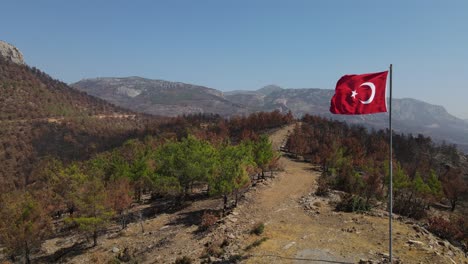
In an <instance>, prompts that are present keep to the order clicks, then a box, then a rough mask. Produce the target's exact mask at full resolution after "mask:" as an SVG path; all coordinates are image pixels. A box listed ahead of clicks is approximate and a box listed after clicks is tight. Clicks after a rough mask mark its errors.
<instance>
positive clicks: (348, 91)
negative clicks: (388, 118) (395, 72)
mask: <svg viewBox="0 0 468 264" xmlns="http://www.w3.org/2000/svg"><path fill="white" fill-rule="evenodd" d="M387 74H388V71H384V72H376V73H367V74H359V75H357V74H353V75H345V76H343V77H341V78H340V79H339V80H338V82H337V83H336V89H335V95H333V98H332V99H331V106H330V112H332V113H333V114H343V115H362V114H373V113H381V112H387V102H386V99H385V87H386V84H387Z"/></svg>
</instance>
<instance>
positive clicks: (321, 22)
mask: <svg viewBox="0 0 468 264" xmlns="http://www.w3.org/2000/svg"><path fill="white" fill-rule="evenodd" d="M1 8H2V12H1V15H0V25H1V26H0V39H1V40H5V41H7V42H10V43H12V44H14V45H15V46H17V47H18V48H19V49H20V50H21V51H22V52H23V53H24V55H25V58H26V62H27V63H28V64H29V65H32V66H36V67H38V68H40V69H42V70H44V71H46V72H47V73H49V74H50V75H52V76H53V77H55V78H57V79H61V80H63V81H65V82H69V83H70V82H75V81H78V80H80V79H82V78H86V77H99V76H142V77H147V78H154V79H165V80H171V81H182V82H187V83H194V84H200V85H205V86H208V87H212V88H217V89H220V90H224V91H226V90H234V89H258V88H260V87H262V86H264V85H267V84H278V85H280V86H283V87H288V88H305V87H310V88H327V89H333V88H334V86H335V84H336V81H337V80H338V78H339V77H340V76H341V75H343V74H347V73H366V72H374V71H382V70H385V69H386V68H387V67H388V65H389V64H390V63H393V65H394V78H393V82H394V96H395V97H398V98H402V97H412V98H416V99H420V100H424V101H427V102H430V103H434V104H440V105H444V106H445V107H446V108H447V109H448V111H449V112H450V113H452V114H454V115H456V116H458V117H462V118H468V105H467V104H466V102H467V101H468V1H466V0H460V1H439V0H433V1H431V0H424V1H415V0H412V1H408V0H404V1H394V0H392V1H375V0H369V1H345V0H341V1H331V0H324V1H312V0H303V1H294V0H283V1H272V0H265V1H260V0H258V1H257V0H236V1H228V0H225V1H223V0H197V1H196V0H186V1H178V0H167V1H115V0H113V1H103V0H93V1H64V0H57V1H47V0H41V1H34V0H31V1H22V0H2V3H1Z"/></svg>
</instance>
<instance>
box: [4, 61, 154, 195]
mask: <svg viewBox="0 0 468 264" xmlns="http://www.w3.org/2000/svg"><path fill="white" fill-rule="evenodd" d="M0 91H1V92H0V163H1V164H2V166H1V167H0V191H5V190H10V189H12V188H19V187H21V186H25V185H28V184H29V183H31V182H32V181H34V179H33V178H34V175H33V173H32V172H33V170H34V168H35V167H36V166H38V164H39V162H40V161H41V159H43V158H45V157H48V156H50V157H56V158H59V159H61V160H63V161H69V160H76V159H86V158H87V157H89V155H91V154H92V153H96V152H98V151H103V150H106V149H109V148H112V147H115V146H118V145H120V144H121V143H122V141H124V140H126V139H128V138H130V137H136V136H138V135H140V134H141V133H143V132H142V131H146V130H151V129H156V128H155V126H156V124H157V123H158V122H159V120H160V119H156V118H154V117H149V116H144V115H136V114H134V113H132V112H130V111H127V110H123V109H121V108H119V107H116V106H113V105H111V104H109V103H107V102H105V101H103V100H100V99H97V98H93V97H91V96H88V95H86V94H85V93H82V92H79V91H76V90H74V89H72V88H70V87H68V86H67V85H66V84H64V83H62V82H60V81H57V80H54V79H52V78H51V77H50V76H48V75H47V74H45V73H44V72H41V71H40V70H38V69H35V68H30V67H29V66H26V65H20V64H15V63H13V62H10V61H8V60H6V59H4V58H3V57H1V56H0ZM145 133H146V132H145Z"/></svg>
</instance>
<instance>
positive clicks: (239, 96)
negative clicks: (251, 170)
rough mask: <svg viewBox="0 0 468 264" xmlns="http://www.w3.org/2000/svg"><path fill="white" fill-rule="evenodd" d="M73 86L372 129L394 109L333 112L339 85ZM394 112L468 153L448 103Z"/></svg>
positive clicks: (174, 108)
mask: <svg viewBox="0 0 468 264" xmlns="http://www.w3.org/2000/svg"><path fill="white" fill-rule="evenodd" d="M72 87H75V88H77V89H79V90H81V91H84V92H86V93H88V94H90V95H93V96H96V97H99V98H101V99H104V100H106V101H109V102H111V103H113V104H116V105H118V106H121V107H124V108H128V109H131V110H134V111H138V112H144V113H149V114H157V115H167V116H176V115H181V114H188V113H217V114H220V115H223V116H232V115H239V114H247V113H251V112H257V111H273V110H280V111H282V112H284V111H289V110H290V111H292V112H293V113H294V115H295V116H298V117H299V116H302V115H304V114H312V115H320V116H324V117H328V118H333V119H337V120H341V121H346V122H348V123H351V124H362V125H364V126H366V127H370V128H387V127H388V114H375V115H360V116H341V115H332V114H331V113H330V112H329V104H330V99H331V97H332V95H333V90H328V89H317V88H303V89H284V88H281V87H279V86H276V85H268V86H265V87H263V88H261V89H259V90H256V91H245V90H237V91H231V92H225V93H223V92H221V91H219V90H216V89H212V88H207V87H203V86H197V85H192V84H185V83H180V82H168V81H162V80H150V79H145V78H140V77H128V78H95V79H85V80H82V81H79V82H77V83H74V84H72ZM392 113H393V127H394V129H395V131H397V132H404V133H413V134H419V133H421V134H424V135H426V136H431V137H432V138H434V139H435V140H437V141H442V140H444V141H446V142H447V143H453V144H457V145H458V146H459V147H460V149H462V150H464V151H465V152H468V137H467V136H466V135H467V134H468V122H467V121H466V120H463V119H460V118H457V117H455V116H453V115H451V114H449V113H448V112H447V111H446V110H445V108H444V107H442V106H438V105H432V104H429V103H426V102H423V101H419V100H416V99H411V98H404V99H394V100H393V112H392Z"/></svg>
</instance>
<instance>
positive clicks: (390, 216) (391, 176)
mask: <svg viewBox="0 0 468 264" xmlns="http://www.w3.org/2000/svg"><path fill="white" fill-rule="evenodd" d="M388 123H389V127H390V156H389V173H390V185H389V196H388V211H389V214H388V232H389V241H388V243H389V247H388V249H389V257H390V263H393V262H392V211H393V168H392V152H393V151H392V145H393V140H392V138H393V132H392V64H390V108H389V115H388Z"/></svg>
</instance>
